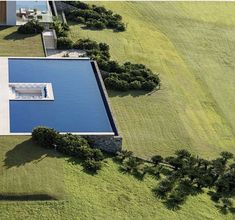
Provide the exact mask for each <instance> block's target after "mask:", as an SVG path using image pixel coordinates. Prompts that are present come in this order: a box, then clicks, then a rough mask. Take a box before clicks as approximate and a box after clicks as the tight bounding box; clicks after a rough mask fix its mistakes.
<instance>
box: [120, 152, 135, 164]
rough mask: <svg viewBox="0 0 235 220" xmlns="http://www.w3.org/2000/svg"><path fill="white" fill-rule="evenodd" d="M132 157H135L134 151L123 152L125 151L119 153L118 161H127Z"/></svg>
mask: <svg viewBox="0 0 235 220" xmlns="http://www.w3.org/2000/svg"><path fill="white" fill-rule="evenodd" d="M132 156H133V152H132V151H128V150H123V151H121V152H118V153H117V156H116V160H118V161H120V162H122V161H124V160H125V159H127V158H129V157H132Z"/></svg>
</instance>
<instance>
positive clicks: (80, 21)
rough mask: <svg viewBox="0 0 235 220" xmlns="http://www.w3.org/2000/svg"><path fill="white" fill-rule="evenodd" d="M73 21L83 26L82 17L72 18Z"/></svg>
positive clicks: (83, 20)
mask: <svg viewBox="0 0 235 220" xmlns="http://www.w3.org/2000/svg"><path fill="white" fill-rule="evenodd" d="M74 21H75V22H77V23H79V24H84V23H85V19H84V18H83V17H80V16H78V17H76V18H74Z"/></svg>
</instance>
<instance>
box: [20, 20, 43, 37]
mask: <svg viewBox="0 0 235 220" xmlns="http://www.w3.org/2000/svg"><path fill="white" fill-rule="evenodd" d="M43 31H44V27H43V26H42V25H41V24H39V22H38V21H36V20H31V21H29V22H27V23H26V24H24V25H21V26H19V28H18V32H19V33H21V34H40V33H42V32H43Z"/></svg>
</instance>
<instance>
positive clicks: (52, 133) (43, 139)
mask: <svg viewBox="0 0 235 220" xmlns="http://www.w3.org/2000/svg"><path fill="white" fill-rule="evenodd" d="M58 135H59V134H58V132H57V131H56V130H54V129H52V128H46V127H37V128H34V129H33V131H32V138H33V140H34V141H35V142H36V143H38V144H39V145H41V146H42V147H45V148H55V143H56V139H57V138H58Z"/></svg>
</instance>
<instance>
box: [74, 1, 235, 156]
mask: <svg viewBox="0 0 235 220" xmlns="http://www.w3.org/2000/svg"><path fill="white" fill-rule="evenodd" d="M100 4H101V5H105V6H107V8H110V9H113V10H114V11H115V12H117V13H119V14H121V15H122V16H123V18H124V21H125V22H126V23H127V26H128V28H127V31H126V32H123V33H114V32H113V31H110V30H104V31H89V30H85V29H84V30H81V29H80V27H79V26H77V25H74V26H72V31H71V36H72V37H73V39H74V40H76V39H78V38H80V37H89V38H91V39H94V40H97V41H101V42H107V43H108V44H109V45H110V46H111V54H112V57H113V58H114V59H116V60H119V61H121V62H124V61H127V60H129V61H132V62H140V63H144V64H146V65H147V66H149V67H150V68H151V69H152V70H154V71H155V72H156V73H160V76H161V79H162V89H161V91H157V92H155V93H153V94H151V95H145V96H143V95H140V96H139V93H138V92H133V93H130V94H126V93H123V94H121V93H116V92H110V96H111V102H112V107H113V109H114V112H115V115H116V117H117V121H118V124H119V127H120V131H121V133H122V135H123V137H124V146H125V147H126V148H127V149H129V150H132V151H134V152H135V153H136V154H137V155H140V156H145V157H149V156H151V155H153V154H155V153H160V154H164V155H169V154H172V153H173V152H174V151H175V150H176V149H179V148H186V149H188V150H190V151H191V152H194V153H197V154H200V155H202V156H204V157H214V156H216V155H218V153H219V152H220V151H222V150H228V151H232V152H235V151H234V145H235V135H234V134H235V133H234V132H235V130H234V128H235V127H234V124H235V123H234V122H235V111H234V110H235V95H234V92H235V87H234V86H233V85H234V82H235V75H234V74H233V71H234V64H233V62H232V60H233V58H234V56H235V52H234V49H233V48H234V40H235V37H234V36H235V33H234V31H235V18H234V16H232V11H233V10H234V9H235V4H234V3H207V2H198V3H189V2H186V3H185V2H184V3H183V2H177V3H176V2H148V3H143V2H142V3H139V2H138V3H136V2H123V3H119V2H102V3H100Z"/></svg>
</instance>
